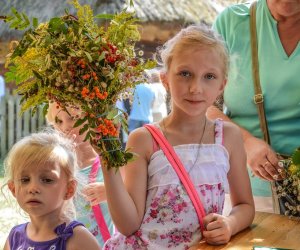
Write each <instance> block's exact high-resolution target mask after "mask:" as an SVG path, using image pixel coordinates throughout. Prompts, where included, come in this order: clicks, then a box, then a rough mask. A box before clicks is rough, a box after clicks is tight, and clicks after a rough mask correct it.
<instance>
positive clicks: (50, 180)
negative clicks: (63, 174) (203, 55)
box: [42, 178, 53, 184]
mask: <svg viewBox="0 0 300 250" xmlns="http://www.w3.org/2000/svg"><path fill="white" fill-rule="evenodd" d="M42 182H43V183H46V184H49V183H52V182H53V180H52V179H50V178H42Z"/></svg>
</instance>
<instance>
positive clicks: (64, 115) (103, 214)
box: [46, 102, 114, 246]
mask: <svg viewBox="0 0 300 250" xmlns="http://www.w3.org/2000/svg"><path fill="white" fill-rule="evenodd" d="M80 116H81V111H80V109H77V108H68V109H67V112H66V111H64V110H63V109H62V108H61V107H60V106H59V105H58V104H57V103H54V102H53V103H50V104H49V108H48V113H47V116H46V118H47V121H48V123H50V124H51V125H52V126H53V127H54V128H55V129H56V130H58V131H61V132H62V133H64V134H65V135H66V136H68V137H70V138H71V139H72V140H73V143H74V146H75V150H76V155H77V159H78V163H79V168H80V170H79V174H78V178H79V179H80V183H82V184H84V185H80V186H79V191H80V193H81V194H80V195H78V196H77V197H76V199H75V200H74V204H75V208H76V215H77V217H76V219H77V220H78V221H80V222H81V223H83V224H84V225H85V227H86V228H87V229H88V230H89V231H90V232H91V233H92V234H93V235H94V236H95V237H96V239H97V240H98V243H99V244H100V246H103V245H104V242H105V241H106V240H107V239H109V238H110V235H111V234H113V233H114V225H113V222H112V219H111V216H110V214H109V211H108V206H107V202H106V192H105V187H104V180H103V175H102V169H101V165H100V161H99V157H98V154H97V153H96V152H95V150H94V149H93V147H92V146H91V144H90V142H89V141H88V140H87V141H84V138H85V136H86V133H83V134H81V135H80V133H79V131H80V129H81V128H82V126H78V127H76V128H74V123H75V120H76V119H78V118H79V117H80Z"/></svg>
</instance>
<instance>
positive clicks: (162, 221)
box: [104, 120, 230, 250]
mask: <svg viewBox="0 0 300 250" xmlns="http://www.w3.org/2000/svg"><path fill="white" fill-rule="evenodd" d="M198 147H199V145H198V144H185V145H178V146H175V147H174V150H175V152H176V153H177V155H178V156H179V158H180V160H181V161H182V163H183V165H184V166H185V168H186V170H187V172H188V173H189V176H190V178H191V180H192V182H193V183H194V184H195V188H196V190H197V193H198V194H199V197H200V199H201V202H202V204H203V207H204V210H205V212H206V214H209V213H219V214H222V210H223V206H224V199H225V189H227V187H228V182H227V173H228V171H229V167H230V166H229V156H228V152H227V150H226V149H225V147H224V146H223V122H222V121H221V120H216V123H215V144H201V148H200V151H199V154H198V158H197V159H195V158H196V156H197V151H198ZM195 160H197V162H196V164H194V162H195ZM201 237H202V236H201V232H200V224H199V221H198V217H197V214H196V212H195V209H194V206H193V204H192V202H191V200H190V198H189V196H188V195H187V193H186V191H185V188H184V187H183V185H182V184H181V182H180V180H179V178H178V176H177V174H176V172H175V170H174V169H173V167H172V166H171V165H170V163H169V161H168V160H167V158H166V157H165V155H164V153H163V152H162V150H158V151H156V152H155V153H153V155H152V157H151V160H150V164H149V166H148V187H147V200H146V210H145V216H144V218H143V221H142V224H141V227H140V229H139V230H138V231H137V232H135V233H134V234H133V235H131V236H128V237H126V236H124V235H122V234H120V233H118V232H117V233H116V234H114V235H113V236H112V238H110V239H109V240H108V241H107V242H106V244H105V246H104V249H122V250H123V249H134V250H136V249H139V250H140V249H153V250H154V249H155V250H156V249H188V248H189V247H190V246H192V245H194V244H196V243H197V242H199V240H200V239H201Z"/></svg>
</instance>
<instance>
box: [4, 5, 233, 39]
mask: <svg viewBox="0 0 300 250" xmlns="http://www.w3.org/2000/svg"><path fill="white" fill-rule="evenodd" d="M0 2H1V6H0V15H7V14H9V13H10V9H11V7H15V8H16V9H17V10H18V11H21V12H25V13H26V14H27V15H28V16H29V17H37V18H38V19H39V21H40V22H42V21H45V20H48V19H49V18H51V17H53V16H60V15H63V14H64V11H65V9H69V10H70V12H71V13H72V12H74V9H73V8H72V6H71V5H70V4H68V1H67V0H38V1H37V0H26V1H24V0H0ZM79 2H80V3H81V4H90V5H91V6H92V8H93V10H94V13H115V12H117V11H120V10H121V9H123V8H124V7H125V6H126V3H128V0H79ZM236 2H238V0H135V1H134V5H135V11H136V14H137V16H138V17H139V18H140V19H141V20H142V21H143V22H146V23H147V22H177V23H198V22H206V23H212V21H213V20H214V18H215V16H216V15H217V13H218V12H220V11H221V10H222V9H223V8H224V6H225V5H229V4H232V3H236ZM20 33H21V32H19V31H11V30H9V28H8V27H7V25H3V23H1V25H0V40H2V41H4V40H10V39H11V38H15V37H18V36H19V35H20Z"/></svg>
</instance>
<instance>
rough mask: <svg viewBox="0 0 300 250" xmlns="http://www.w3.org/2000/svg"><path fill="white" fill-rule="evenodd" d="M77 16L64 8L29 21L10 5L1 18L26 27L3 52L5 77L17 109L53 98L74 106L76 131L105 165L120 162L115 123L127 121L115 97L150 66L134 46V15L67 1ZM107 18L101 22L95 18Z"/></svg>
mask: <svg viewBox="0 0 300 250" xmlns="http://www.w3.org/2000/svg"><path fill="white" fill-rule="evenodd" d="M72 4H73V6H74V7H75V8H76V9H77V15H76V16H75V15H72V14H70V13H68V11H66V13H65V15H63V16H61V17H53V18H51V19H50V20H49V21H48V22H45V23H40V24H38V21H37V19H35V18H34V19H33V20H32V22H30V21H29V18H28V17H27V16H26V14H24V13H19V12H18V11H16V10H15V9H12V15H11V16H6V17H4V19H5V22H7V23H9V24H10V27H11V28H17V29H18V28H19V29H26V32H25V33H24V35H23V38H22V39H21V40H20V41H19V42H18V43H15V44H14V47H13V48H12V51H11V53H10V54H9V55H7V61H6V66H7V67H8V69H9V70H8V72H7V73H6V78H7V80H8V81H15V82H16V84H17V93H18V94H20V95H22V99H21V104H22V111H25V110H27V109H28V108H33V111H34V110H35V109H36V107H37V106H38V105H41V104H43V105H45V109H44V110H45V113H46V112H47V108H48V105H49V102H55V103H57V105H58V108H62V109H64V110H65V111H66V112H68V111H67V108H68V107H77V108H80V109H81V111H82V112H83V113H84V116H83V117H80V118H78V117H77V118H76V119H77V121H76V123H75V125H74V126H75V127H76V126H82V128H81V130H80V133H81V134H82V133H86V138H85V139H86V140H89V141H90V142H91V143H92V144H93V145H94V146H95V147H96V148H98V149H99V151H100V152H101V155H102V159H103V160H104V162H105V163H106V165H107V167H108V168H110V167H116V168H118V167H120V166H123V165H124V164H126V163H127V162H128V161H129V160H130V159H131V158H132V156H133V155H132V154H131V153H130V152H126V151H123V150H122V149H121V143H120V140H119V137H118V129H117V127H118V125H119V124H122V125H123V126H124V127H125V128H126V126H127V124H126V119H125V116H126V114H124V113H123V112H122V111H120V110H118V109H117V107H116V105H115V104H116V102H117V100H118V98H120V97H121V96H122V94H126V92H127V91H128V90H129V89H131V88H133V87H134V86H135V85H136V84H139V83H140V82H144V81H145V79H144V78H145V77H144V70H145V69H150V68H153V67H154V66H155V63H154V62H153V61H151V60H147V61H145V60H143V58H141V57H140V55H141V54H142V53H139V51H136V48H135V43H136V42H137V41H138V40H139V39H140V34H139V31H138V25H137V22H138V19H136V18H135V17H134V13H127V12H126V11H125V10H124V11H122V12H120V13H118V14H115V15H108V14H99V15H94V14H93V11H92V10H91V8H90V6H88V5H84V6H81V5H80V4H79V3H78V1H77V0H74V1H73V2H72ZM97 18H98V19H111V20H110V22H109V24H108V25H106V26H107V27H104V26H100V25H98V24H97V23H96V22H95V19H97Z"/></svg>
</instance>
